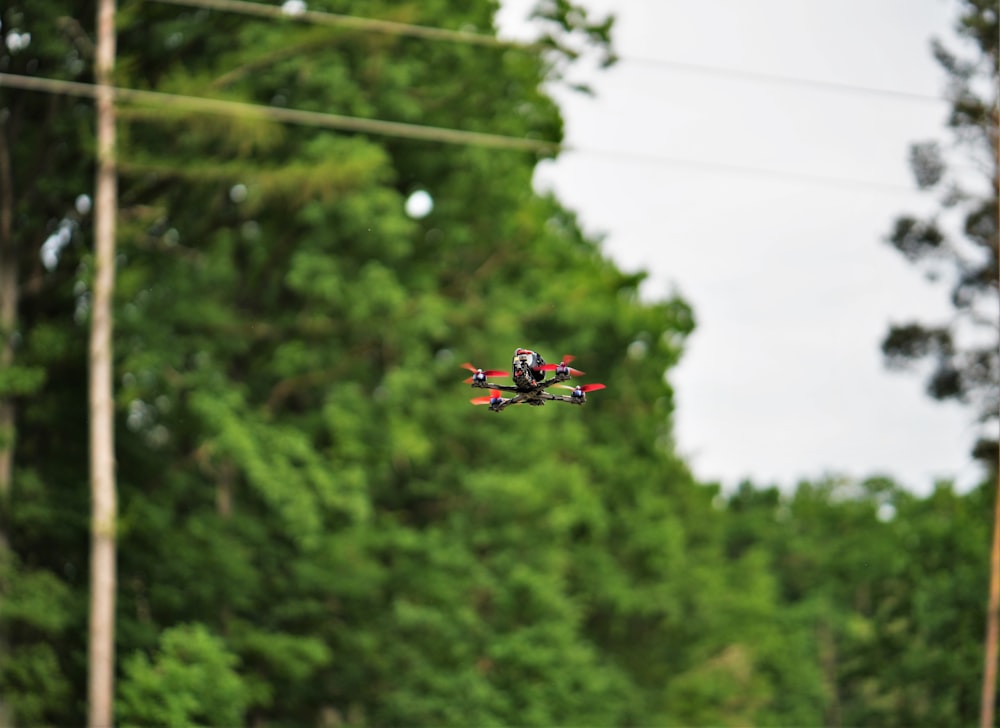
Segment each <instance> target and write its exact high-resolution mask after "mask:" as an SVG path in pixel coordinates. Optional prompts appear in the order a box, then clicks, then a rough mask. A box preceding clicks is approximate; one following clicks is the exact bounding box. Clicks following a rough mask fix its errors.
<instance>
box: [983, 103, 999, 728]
mask: <svg viewBox="0 0 1000 728" xmlns="http://www.w3.org/2000/svg"><path fill="white" fill-rule="evenodd" d="M990 143H991V147H992V149H993V163H994V167H993V192H994V195H995V199H996V200H997V209H996V213H997V221H998V222H1000V94H998V95H997V97H996V99H995V100H994V102H993V128H992V130H991V137H990ZM998 229H1000V228H998ZM995 243H996V245H997V251H996V252H997V257H998V258H1000V235H998V236H997V240H996V241H995ZM997 283H998V284H1000V280H998V281H997ZM998 288H1000V285H998ZM998 456H1000V454H998ZM995 465H996V468H997V469H996V472H995V473H994V480H996V484H997V487H996V492H995V493H994V494H993V497H994V498H995V499H996V503H995V504H994V506H993V547H992V549H991V550H990V595H989V601H988V602H987V607H986V642H985V645H984V649H983V693H982V702H981V703H980V712H979V728H993V720H994V706H995V705H996V696H997V640H998V638H1000V460H998V462H996V463H995Z"/></svg>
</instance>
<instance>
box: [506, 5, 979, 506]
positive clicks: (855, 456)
mask: <svg viewBox="0 0 1000 728" xmlns="http://www.w3.org/2000/svg"><path fill="white" fill-rule="evenodd" d="M532 4H533V3H532V0H504V2H503V10H502V11H501V13H500V16H499V22H500V26H501V28H502V30H503V34H504V35H507V36H508V37H519V38H526V37H531V30H530V27H529V26H526V25H525V24H524V22H523V20H524V18H526V16H527V12H528V9H529V8H530V7H531V5H532ZM582 4H583V5H584V6H585V7H587V8H588V9H589V10H590V12H591V15H592V17H595V18H600V17H603V16H604V15H605V14H606V13H607V12H608V11H609V10H613V11H614V12H615V14H616V15H617V17H618V21H617V23H616V32H615V35H614V38H615V49H616V51H617V52H618V54H619V55H620V56H622V58H623V60H622V61H621V62H620V63H619V64H618V65H616V66H615V67H613V68H612V69H610V70H607V71H600V72H597V71H594V72H591V71H578V72H577V73H576V75H572V76H571V78H572V79H573V80H586V81H587V82H588V83H590V85H591V86H592V87H593V89H594V90H595V92H596V98H589V97H586V96H583V95H580V94H574V93H569V92H566V91H563V90H560V89H554V90H553V93H554V94H555V96H556V97H557V99H558V100H559V102H560V105H561V107H562V109H563V113H564V116H565V119H566V137H567V138H566V142H567V144H569V145H570V146H571V147H573V148H575V149H579V150H580V151H577V152H570V153H566V154H564V155H563V156H562V157H561V158H560V159H559V160H558V161H557V162H555V163H546V164H544V165H542V166H541V167H540V168H539V169H538V171H537V173H536V178H535V182H536V186H537V187H538V188H539V189H554V190H555V191H556V193H557V194H558V196H559V197H560V199H562V200H563V202H564V203H565V204H566V205H567V207H569V208H570V209H573V210H575V211H577V213H578V214H579V215H580V219H581V221H582V223H583V225H584V227H585V229H586V230H587V231H588V232H590V233H594V234H604V235H605V236H606V239H605V250H606V252H607V253H608V254H609V255H611V257H612V258H614V259H615V260H616V261H617V262H618V264H619V265H620V266H621V267H622V268H624V269H625V270H629V271H632V270H637V269H644V270H647V271H648V272H649V273H650V280H649V281H648V282H647V284H646V287H645V288H644V294H645V295H647V296H649V297H652V298H659V297H663V296H665V295H667V294H668V293H669V292H670V291H672V290H677V291H679V292H680V293H681V295H682V296H683V297H684V298H685V299H686V300H687V301H688V302H689V303H691V304H692V306H693V307H694V311H695V316H696V319H697V322H698V327H697V330H696V331H695V334H694V335H693V336H692V337H691V339H690V340H689V342H688V346H687V351H686V354H685V357H684V359H683V361H682V363H681V365H680V366H679V367H678V368H677V369H675V370H673V371H672V372H671V373H670V375H669V376H670V380H671V382H672V383H673V385H674V387H675V390H676V394H677V402H678V408H677V417H676V423H675V435H676V438H677V441H678V446H679V449H680V451H681V453H682V454H683V455H684V456H685V457H686V459H687V460H688V462H689V463H690V464H691V466H692V468H693V469H694V471H695V474H696V475H697V476H698V477H699V478H700V479H702V480H720V481H721V482H723V483H724V484H725V485H734V484H735V483H737V482H738V481H739V480H740V479H742V478H744V477H750V478H752V479H753V480H754V481H755V482H756V483H758V484H765V483H775V484H779V485H782V486H785V487H790V486H792V485H794V484H795V482H797V480H799V479H800V478H818V477H821V476H823V475H824V474H844V475H848V476H855V477H864V476H868V475H874V474H889V475H892V476H893V477H894V478H896V479H897V480H898V481H899V482H901V483H902V484H903V485H905V486H907V487H909V488H910V489H912V490H915V491H919V492H926V491H928V490H929V489H930V488H931V487H932V485H933V482H934V480H935V479H937V478H942V477H943V478H955V479H957V480H958V482H959V483H960V484H961V485H963V486H968V485H971V484H972V483H974V482H975V481H976V480H977V479H978V475H979V472H978V469H977V466H976V465H975V464H974V463H973V461H972V460H971V458H970V457H969V455H968V451H969V449H970V448H971V446H972V443H973V440H974V436H975V427H974V425H973V423H972V420H973V416H974V412H973V411H972V410H971V409H963V408H961V407H958V406H956V405H954V404H940V403H936V402H934V401H932V400H931V399H929V398H928V397H927V396H926V395H925V394H924V379H923V377H922V376H920V375H919V374H916V373H913V374H900V373H895V372H889V371H887V370H886V369H885V367H884V365H883V363H882V355H881V352H880V350H879V344H880V342H881V339H882V337H883V335H884V334H885V331H886V328H887V325H888V323H889V322H890V321H896V322H902V321H906V320H909V319H912V318H917V319H921V320H933V319H936V318H940V317H943V316H945V315H947V313H948V312H949V306H948V303H947V290H946V289H945V288H944V287H941V286H932V285H930V284H928V283H927V282H926V281H925V280H924V279H923V278H922V276H921V274H920V273H919V272H918V271H917V269H916V268H915V267H913V266H911V265H910V264H908V263H907V262H906V261H905V260H904V259H903V257H902V256H900V255H899V254H898V253H896V252H895V251H893V250H892V249H891V248H890V247H889V246H888V245H887V244H886V243H884V242H883V239H884V237H885V235H886V234H887V233H888V231H889V230H890V228H891V226H892V223H893V221H894V220H895V218H896V217H897V216H898V215H900V214H902V213H921V212H925V211H929V210H935V209H937V204H936V202H935V200H933V199H931V198H928V197H927V196H926V195H922V194H919V193H917V192H916V191H915V185H914V183H913V181H912V176H911V174H910V170H909V166H908V164H907V154H908V150H909V145H910V144H911V143H912V142H915V141H922V140H927V139H933V138H936V139H939V140H941V141H942V142H950V140H951V137H950V136H949V135H948V131H947V130H946V129H945V123H944V122H945V119H946V115H947V111H948V106H947V104H946V103H944V102H936V101H933V100H921V99H916V98H912V97H908V96H906V95H905V94H914V95H927V96H932V97H939V96H940V95H941V94H942V92H943V89H944V85H945V74H944V72H943V71H942V70H941V69H940V68H939V66H938V65H937V63H936V61H935V60H934V59H933V57H932V56H931V50H930V40H931V38H932V37H939V38H941V39H942V40H945V41H946V42H948V43H949V44H952V45H953V43H952V41H953V39H954V35H953V32H952V23H953V16H954V12H955V10H956V5H957V4H956V3H955V2H954V0H839V2H836V3H829V2H818V0H753V1H752V2H743V1H740V0H698V2H694V0H684V1H682V0H614V1H612V0H584V1H583V3H582ZM634 59H641V60H634ZM650 60H656V61H660V62H661V63H650V62H649V61H650ZM685 66H702V67H711V68H718V69H731V70H732V71H733V73H715V72H705V71H698V70H694V69H692V68H685ZM747 74H763V75H769V76H780V77H786V78H795V79H810V80H813V81H816V82H818V83H817V84H815V85H804V84H794V83H785V82H778V81H765V80H762V79H758V78H750V77H749V76H748V75H747ZM829 84H844V85H851V86H861V87H866V88H876V89H891V90H894V91H898V92H903V93H904V95H895V94H875V93H866V92H861V91H847V90H843V89H837V88H832V87H831V86H830V85H829ZM768 170H770V171H774V172H778V173H779V174H769V173H767V171H768ZM814 177H821V178H833V179H835V180H841V181H840V182H831V183H828V184H826V183H820V182H816V181H813V180H812V179H811V178H814ZM843 180H854V181H857V182H862V183H871V184H856V183H849V182H844V181H843Z"/></svg>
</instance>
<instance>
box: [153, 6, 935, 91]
mask: <svg viewBox="0 0 1000 728" xmlns="http://www.w3.org/2000/svg"><path fill="white" fill-rule="evenodd" d="M161 1H164V0H161ZM166 1H169V0H166ZM622 60H623V61H625V62H631V63H637V64H640V65H647V66H661V67H664V68H673V69H676V70H678V71H685V72H690V73H701V74H705V75H710V76H723V77H728V78H737V79H742V80H745V81H752V82H756V83H771V84H782V85H788V86H799V87H804V88H816V89H821V90H826V91H837V92H841V93H853V94H863V95H866V96H885V97H887V98H895V99H899V100H901V101H914V102H920V103H933V104H943V103H947V100H946V99H943V98H941V97H939V96H934V95H932V94H924V93H916V92H913V91H898V90H896V89H889V88H879V87H875V86H860V85H857V84H852V83H842V82H840V81H821V80H817V79H812V78H798V77H795V76H782V75H780V74H776V73H764V72H761V71H746V70H743V69H738V68H725V67H722V66H705V65H701V64H697V63H684V62H682V61H670V60H666V59H660V58H644V57H637V56H622Z"/></svg>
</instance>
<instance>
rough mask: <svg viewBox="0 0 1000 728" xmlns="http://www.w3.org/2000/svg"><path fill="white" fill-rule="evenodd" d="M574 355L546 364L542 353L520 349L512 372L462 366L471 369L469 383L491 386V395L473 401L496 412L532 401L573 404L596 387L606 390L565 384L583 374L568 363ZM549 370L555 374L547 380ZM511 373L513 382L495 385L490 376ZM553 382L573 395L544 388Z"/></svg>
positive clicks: (467, 364) (531, 403)
mask: <svg viewBox="0 0 1000 728" xmlns="http://www.w3.org/2000/svg"><path fill="white" fill-rule="evenodd" d="M571 361H573V357H572V356H570V355H569V354H567V355H566V356H564V357H563V358H562V360H561V361H560V362H559V363H558V364H546V363H545V360H544V359H542V357H541V355H540V354H539V353H538V352H536V351H532V350H531V349H517V350H515V351H514V359H513V360H512V361H511V370H510V374H508V373H507V372H504V371H501V370H499V369H486V370H483V369H479V368H477V367H474V366H472V364H469V363H468V362H466V363H465V364H463V365H462V366H463V367H464V368H465V369H468V370H469V371H470V372H472V376H471V377H469V378H468V379H466V380H465V382H466V384H471V385H472V386H473V387H474V388H476V389H489V390H490V393H489V396H486V397H475V398H474V399H471V400H469V401H470V402H472V404H488V405H489V406H490V409H491V410H493V411H494V412H500V411H502V410H503V409H505V408H507V407H510V406H511V405H512V404H530V405H533V406H535V407H541V406H542V405H543V404H545V403H546V402H569V403H570V404H583V403H584V402H586V401H587V392H593V391H595V390H597V389H604V385H603V384H578V385H576V386H575V387H571V386H569V385H568V384H563V382H565V381H566V380H567V379H570V378H571V377H574V376H579V375H581V374H583V372H581V371H580V370H579V369H574V368H573V367H571V366H569V362H571ZM547 372H554V374H553V376H551V377H549V378H548V379H546V377H545V375H546V373H547ZM506 376H511V377H513V379H514V385H513V386H511V385H508V384H494V383H492V382H490V381H489V380H490V378H491V377H506ZM552 385H555V386H557V387H562V388H563V389H569V390H571V391H570V394H569V395H565V394H552V393H550V392H547V391H545V390H546V389H548V388H549V387H551V386H552ZM504 392H515V393H516V394H515V395H514V396H513V397H506V398H505V397H504V396H503V393H504Z"/></svg>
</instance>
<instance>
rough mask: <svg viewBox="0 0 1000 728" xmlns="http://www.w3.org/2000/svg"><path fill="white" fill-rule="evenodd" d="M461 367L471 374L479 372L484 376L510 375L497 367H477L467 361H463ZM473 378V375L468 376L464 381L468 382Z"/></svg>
mask: <svg viewBox="0 0 1000 728" xmlns="http://www.w3.org/2000/svg"><path fill="white" fill-rule="evenodd" d="M462 368H463V369H468V370H469V371H470V372H472V373H473V374H480V373H481V374H483V376H485V377H487V378H489V377H509V376H510V372H503V371H500V370H499V369H479V368H478V367H474V366H472V365H471V364H470V363H469V362H465V364H463V365H462ZM473 379H474V377H469V378H468V379H466V380H465V383H466V384H470V383H471V382H472V381H473Z"/></svg>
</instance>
